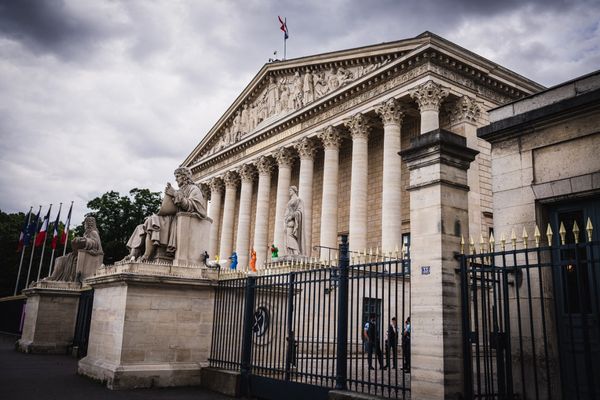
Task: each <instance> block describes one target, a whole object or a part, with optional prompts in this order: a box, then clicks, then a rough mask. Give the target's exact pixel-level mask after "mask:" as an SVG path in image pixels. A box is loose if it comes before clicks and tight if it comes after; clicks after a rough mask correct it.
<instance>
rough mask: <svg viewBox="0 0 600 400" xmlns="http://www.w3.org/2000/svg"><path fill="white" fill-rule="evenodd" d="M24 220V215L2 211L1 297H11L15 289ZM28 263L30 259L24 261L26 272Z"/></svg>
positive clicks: (0, 218)
mask: <svg viewBox="0 0 600 400" xmlns="http://www.w3.org/2000/svg"><path fill="white" fill-rule="evenodd" d="M24 220H25V214H24V213H15V214H7V213H5V212H3V211H0V254H1V255H2V256H1V257H0V297H4V296H11V295H12V294H13V291H14V289H15V280H16V279H17V270H18V268H19V260H20V259H21V253H17V245H18V243H19V234H20V232H21V228H22V227H23V221H24ZM26 255H28V254H26ZM26 261H27V262H26ZM28 262H29V259H27V260H24V261H23V264H25V271H26V272H27V265H28ZM21 274H22V272H21Z"/></svg>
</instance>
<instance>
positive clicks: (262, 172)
mask: <svg viewBox="0 0 600 400" xmlns="http://www.w3.org/2000/svg"><path fill="white" fill-rule="evenodd" d="M256 168H257V169H258V193H257V194H256V221H255V222H254V250H256V266H257V267H262V266H263V264H264V263H265V262H266V261H267V254H268V250H267V249H268V247H269V243H267V240H268V234H269V197H270V195H271V171H272V170H273V161H272V159H271V158H270V157H266V156H262V157H261V158H259V159H258V162H257V163H256Z"/></svg>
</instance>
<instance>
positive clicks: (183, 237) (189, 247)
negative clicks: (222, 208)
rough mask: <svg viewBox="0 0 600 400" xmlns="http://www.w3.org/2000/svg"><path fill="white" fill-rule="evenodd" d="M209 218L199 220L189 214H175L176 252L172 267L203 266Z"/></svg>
mask: <svg viewBox="0 0 600 400" xmlns="http://www.w3.org/2000/svg"><path fill="white" fill-rule="evenodd" d="M211 225H212V220H211V219H210V218H206V219H200V218H197V217H196V216H194V215H193V214H190V213H185V212H180V213H177V250H176V251H175V259H174V260H173V265H176V266H178V265H180V266H186V265H203V264H204V252H205V251H208V244H209V243H210V228H211Z"/></svg>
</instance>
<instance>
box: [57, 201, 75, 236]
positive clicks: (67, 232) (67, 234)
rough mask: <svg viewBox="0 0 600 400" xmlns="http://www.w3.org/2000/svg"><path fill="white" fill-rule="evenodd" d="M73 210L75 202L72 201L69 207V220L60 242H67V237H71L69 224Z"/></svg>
mask: <svg viewBox="0 0 600 400" xmlns="http://www.w3.org/2000/svg"><path fill="white" fill-rule="evenodd" d="M72 210H73V203H72V202H71V208H69V215H67V222H65V227H64V228H63V231H62V235H60V244H65V243H67V238H68V237H69V225H70V224H71V211H72Z"/></svg>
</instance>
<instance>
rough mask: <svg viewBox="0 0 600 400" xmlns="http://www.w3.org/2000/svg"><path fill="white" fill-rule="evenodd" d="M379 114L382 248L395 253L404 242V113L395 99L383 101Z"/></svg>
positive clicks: (378, 109) (378, 110)
mask: <svg viewBox="0 0 600 400" xmlns="http://www.w3.org/2000/svg"><path fill="white" fill-rule="evenodd" d="M377 113H378V114H379V115H380V116H381V120H382V121H383V188H382V191H381V248H382V250H383V251H384V253H387V252H389V251H393V250H394V249H395V247H396V246H400V243H401V241H402V215H401V214H402V204H401V194H402V174H401V172H402V168H401V162H400V161H401V159H400V156H398V152H399V151H400V131H401V126H402V118H403V117H404V113H403V112H402V110H401V107H400V104H399V102H398V100H396V99H393V98H392V99H389V100H387V101H385V102H383V103H382V104H381V105H380V106H379V107H378V108H377Z"/></svg>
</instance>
